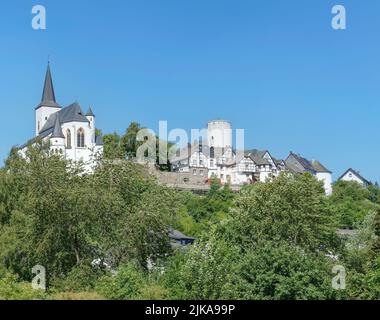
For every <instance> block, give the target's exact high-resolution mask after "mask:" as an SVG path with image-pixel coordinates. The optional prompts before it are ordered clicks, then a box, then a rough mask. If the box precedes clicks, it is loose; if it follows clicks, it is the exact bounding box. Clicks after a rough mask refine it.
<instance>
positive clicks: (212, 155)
mask: <svg viewBox="0 0 380 320" xmlns="http://www.w3.org/2000/svg"><path fill="white" fill-rule="evenodd" d="M210 158H211V159H214V158H215V148H214V147H211V148H210Z"/></svg>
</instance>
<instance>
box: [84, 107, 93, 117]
mask: <svg viewBox="0 0 380 320" xmlns="http://www.w3.org/2000/svg"><path fill="white" fill-rule="evenodd" d="M86 117H95V115H94V113H93V112H92V109H91V107H89V108H88V111H87V113H86Z"/></svg>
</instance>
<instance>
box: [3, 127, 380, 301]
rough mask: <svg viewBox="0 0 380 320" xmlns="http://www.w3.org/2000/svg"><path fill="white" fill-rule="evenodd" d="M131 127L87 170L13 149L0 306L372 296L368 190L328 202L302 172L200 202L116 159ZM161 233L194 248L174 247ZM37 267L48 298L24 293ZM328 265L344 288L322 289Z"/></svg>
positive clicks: (340, 191)
mask: <svg viewBox="0 0 380 320" xmlns="http://www.w3.org/2000/svg"><path fill="white" fill-rule="evenodd" d="M137 127H138V126H137V125H136V124H134V125H132V126H131V127H130V128H129V132H128V130H127V133H126V135H125V136H124V137H122V138H120V137H118V136H117V135H108V136H107V137H106V138H105V140H107V139H109V141H108V142H107V148H108V147H109V149H108V150H107V151H106V152H107V153H108V156H107V157H106V158H105V159H99V162H98V166H97V168H96V170H95V172H94V173H93V174H87V173H86V171H85V170H84V168H83V167H82V166H81V164H75V165H74V164H72V163H69V162H66V161H64V160H62V159H60V158H59V157H57V156H52V155H49V154H48V153H47V152H46V150H47V149H46V146H45V145H44V144H43V143H42V142H39V143H37V144H36V145H35V146H34V147H30V148H29V150H28V153H27V156H26V158H23V157H20V156H19V155H18V154H17V152H16V151H15V150H14V151H12V152H11V155H10V157H9V158H8V160H7V161H6V165H5V167H4V168H3V169H1V170H0V299H59V300H60V299H65V300H70V299H380V272H379V270H380V238H379V236H380V209H379V195H380V192H379V189H378V188H377V186H370V187H369V188H364V187H362V186H360V185H358V184H357V183H351V182H338V183H336V184H335V186H334V194H333V195H332V196H331V197H326V196H325V194H324V190H323V187H322V184H321V183H320V182H318V181H317V180H316V179H315V178H314V177H312V176H311V175H308V174H305V175H288V174H283V175H281V176H280V177H278V178H277V179H275V180H274V181H273V182H268V183H265V184H261V183H258V184H254V185H250V186H245V187H244V188H243V189H242V190H241V191H240V193H233V192H232V190H231V189H230V188H229V187H228V186H224V187H221V186H220V185H219V184H218V183H217V181H212V183H211V188H210V191H209V192H208V193H207V194H206V195H203V196H199V195H194V194H192V193H189V192H179V191H176V190H174V189H169V188H167V187H164V186H162V185H160V184H158V183H157V182H156V181H155V180H154V179H153V178H152V177H150V176H149V175H148V174H147V173H146V171H145V170H144V167H143V166H140V165H137V164H134V163H133V162H131V161H127V160H123V161H115V159H120V158H122V159H124V158H128V157H133V150H134V149H135V147H136V146H134V145H133V143H132V142H133V138H131V135H132V136H133V132H135V131H136V130H137ZM111 144H114V146H123V147H122V148H121V149H118V148H116V147H112V145H111ZM128 150H129V151H128ZM131 150H132V151H131ZM110 152H113V153H112V155H110ZM171 227H173V228H176V229H178V230H179V231H181V232H183V233H185V234H187V235H189V236H194V237H196V238H197V240H196V242H195V244H194V245H190V246H187V247H183V248H179V249H173V248H172V246H171V245H170V244H171V243H170V239H169V237H168V230H169V229H170V228H171ZM342 228H346V229H347V228H348V229H349V230H351V231H350V232H349V233H348V236H342V235H340V233H342V232H338V230H339V229H342ZM345 231H347V230H345ZM343 233H344V234H346V233H347V232H346V233H345V232H343ZM35 265H43V266H44V267H45V268H46V271H47V290H46V291H41V290H34V289H32V287H31V284H30V283H31V279H32V278H33V274H32V268H33V266H35ZM336 265H342V266H344V267H345V268H346V271H347V279H346V283H347V288H346V290H341V291H339V290H335V289H333V287H332V285H331V283H332V277H333V276H334V274H333V273H332V269H333V266H336Z"/></svg>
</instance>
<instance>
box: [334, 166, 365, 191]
mask: <svg viewBox="0 0 380 320" xmlns="http://www.w3.org/2000/svg"><path fill="white" fill-rule="evenodd" d="M339 180H341V181H355V182H357V183H359V184H361V185H362V186H364V187H368V186H369V185H370V184H371V182H370V181H368V180H367V179H365V178H364V177H363V176H361V175H360V173H359V172H358V171H355V170H354V169H351V168H350V169H348V170H347V171H346V172H345V173H343V174H342V175H341V176H340V178H339V179H338V181H339Z"/></svg>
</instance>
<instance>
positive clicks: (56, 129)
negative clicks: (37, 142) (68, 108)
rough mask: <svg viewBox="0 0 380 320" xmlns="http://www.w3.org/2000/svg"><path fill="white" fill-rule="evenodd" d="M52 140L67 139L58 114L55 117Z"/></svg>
mask: <svg viewBox="0 0 380 320" xmlns="http://www.w3.org/2000/svg"><path fill="white" fill-rule="evenodd" d="M51 138H65V136H64V135H63V132H62V128H61V124H60V122H59V116H58V113H57V115H56V117H55V123H54V130H53V134H52V135H51Z"/></svg>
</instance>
